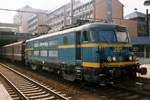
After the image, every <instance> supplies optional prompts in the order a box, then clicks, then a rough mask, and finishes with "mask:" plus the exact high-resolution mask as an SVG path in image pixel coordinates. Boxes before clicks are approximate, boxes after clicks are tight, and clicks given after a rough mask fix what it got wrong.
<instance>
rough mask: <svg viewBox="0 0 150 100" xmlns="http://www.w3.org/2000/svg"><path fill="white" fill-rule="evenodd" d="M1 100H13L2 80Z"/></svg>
mask: <svg viewBox="0 0 150 100" xmlns="http://www.w3.org/2000/svg"><path fill="white" fill-rule="evenodd" d="M0 100H12V99H11V97H10V95H9V94H8V92H7V90H6V89H5V87H4V86H3V84H2V83H1V82H0Z"/></svg>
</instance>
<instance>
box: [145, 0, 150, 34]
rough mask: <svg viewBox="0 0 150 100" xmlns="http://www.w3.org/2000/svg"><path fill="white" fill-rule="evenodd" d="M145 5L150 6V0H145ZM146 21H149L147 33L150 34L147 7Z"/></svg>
mask: <svg viewBox="0 0 150 100" xmlns="http://www.w3.org/2000/svg"><path fill="white" fill-rule="evenodd" d="M144 5H145V6H149V5H150V0H145V2H144ZM146 18H147V20H146V22H147V35H149V18H148V9H146Z"/></svg>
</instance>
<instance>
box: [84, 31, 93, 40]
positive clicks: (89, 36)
mask: <svg viewBox="0 0 150 100" xmlns="http://www.w3.org/2000/svg"><path fill="white" fill-rule="evenodd" d="M82 34H83V38H82V40H83V41H85V42H94V41H95V39H94V34H95V32H94V31H83V32H82Z"/></svg>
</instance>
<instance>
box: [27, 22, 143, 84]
mask: <svg viewBox="0 0 150 100" xmlns="http://www.w3.org/2000/svg"><path fill="white" fill-rule="evenodd" d="M25 62H26V64H28V65H30V66H31V67H32V69H34V70H36V69H39V70H48V71H54V72H56V73H58V74H59V75H61V76H62V77H63V78H64V79H66V80H69V81H75V80H85V81H88V82H93V83H104V84H107V83H110V82H114V81H116V80H128V79H135V78H136V75H137V72H138V73H141V74H146V69H145V68H142V69H141V68H139V64H136V59H135V57H134V55H133V53H132V45H131V43H130V38H129V35H128V30H127V28H126V27H124V26H119V25H115V24H107V23H98V22H97V23H89V24H85V25H81V26H78V27H74V28H70V29H66V30H62V31H59V32H54V33H51V34H48V35H43V36H40V37H37V38H33V39H30V40H27V41H26V49H25Z"/></svg>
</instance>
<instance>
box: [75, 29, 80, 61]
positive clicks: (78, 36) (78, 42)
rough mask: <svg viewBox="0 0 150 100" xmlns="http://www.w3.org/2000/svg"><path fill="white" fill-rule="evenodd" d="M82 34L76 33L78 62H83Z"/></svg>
mask: <svg viewBox="0 0 150 100" xmlns="http://www.w3.org/2000/svg"><path fill="white" fill-rule="evenodd" d="M80 44H81V32H80V31H78V32H76V60H81V47H80Z"/></svg>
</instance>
